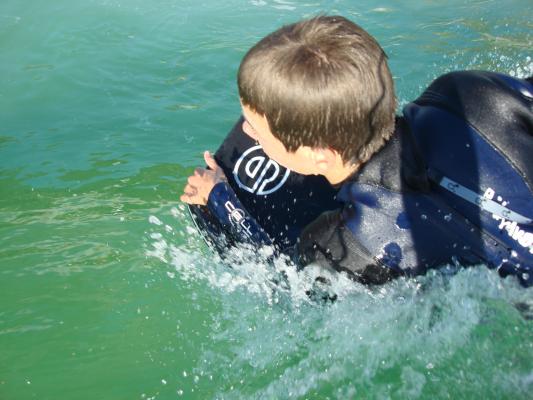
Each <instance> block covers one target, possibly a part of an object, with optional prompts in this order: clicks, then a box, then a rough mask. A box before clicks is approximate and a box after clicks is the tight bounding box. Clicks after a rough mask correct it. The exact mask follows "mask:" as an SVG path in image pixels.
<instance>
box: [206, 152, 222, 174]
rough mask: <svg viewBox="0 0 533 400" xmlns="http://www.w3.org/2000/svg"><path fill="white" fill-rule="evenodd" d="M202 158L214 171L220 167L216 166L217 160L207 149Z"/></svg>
mask: <svg viewBox="0 0 533 400" xmlns="http://www.w3.org/2000/svg"><path fill="white" fill-rule="evenodd" d="M204 160H205V163H206V164H207V166H208V167H209V168H211V169H212V170H213V171H216V170H217V169H219V168H220V167H219V166H218V164H217V162H216V161H215V158H214V157H213V156H212V155H211V153H209V151H205V152H204Z"/></svg>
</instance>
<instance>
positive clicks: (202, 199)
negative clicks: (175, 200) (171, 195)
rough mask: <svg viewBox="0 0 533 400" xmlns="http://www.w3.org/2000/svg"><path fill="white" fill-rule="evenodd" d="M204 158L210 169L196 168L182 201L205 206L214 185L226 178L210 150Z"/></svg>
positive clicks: (188, 180)
mask: <svg viewBox="0 0 533 400" xmlns="http://www.w3.org/2000/svg"><path fill="white" fill-rule="evenodd" d="M204 160H205V163H206V164H207V166H208V167H209V168H210V169H205V168H196V169H195V170H194V174H193V175H191V176H189V178H188V179H187V185H186V186H185V189H183V194H182V195H181V197H180V200H181V201H183V202H185V203H188V204H200V205H203V206H205V205H206V204H207V198H208V197H209V193H211V190H212V189H213V187H214V186H215V185H216V184H217V183H219V182H222V181H225V180H226V176H225V175H224V171H222V168H220V167H219V166H218V164H217V163H216V161H215V159H214V158H213V156H212V155H211V154H210V153H209V152H208V151H206V152H204Z"/></svg>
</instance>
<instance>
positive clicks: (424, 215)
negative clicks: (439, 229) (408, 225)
mask: <svg viewBox="0 0 533 400" xmlns="http://www.w3.org/2000/svg"><path fill="white" fill-rule="evenodd" d="M420 218H422V219H423V220H424V221H425V220H426V219H428V216H427V215H426V214H422V215H421V216H420Z"/></svg>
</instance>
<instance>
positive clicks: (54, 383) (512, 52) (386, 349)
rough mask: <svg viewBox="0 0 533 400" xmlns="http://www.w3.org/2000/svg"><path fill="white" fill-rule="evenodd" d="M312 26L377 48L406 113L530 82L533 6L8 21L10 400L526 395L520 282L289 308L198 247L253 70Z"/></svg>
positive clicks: (3, 338)
mask: <svg viewBox="0 0 533 400" xmlns="http://www.w3.org/2000/svg"><path fill="white" fill-rule="evenodd" d="M318 12H327V13H330V14H333V13H339V14H342V15H344V16H346V17H349V18H351V19H353V20H354V21H355V22H358V23H359V24H361V25H362V26H363V27H365V28H366V29H367V30H368V31H369V32H371V33H372V34H373V35H375V36H376V37H377V38H378V40H379V41H380V42H381V43H382V44H383V47H384V48H385V50H386V51H387V53H388V55H389V58H390V65H391V68H392V71H393V74H394V76H395V80H396V86H397V92H398V97H399V100H400V104H405V103H406V102H407V101H409V100H410V99H413V98H414V97H415V96H416V95H417V94H418V93H420V91H421V90H422V88H423V87H424V86H425V85H427V83H429V82H430V81H431V79H433V78H434V77H436V76H438V75H439V74H441V73H443V72H446V71H449V70H453V69H458V68H469V69H491V70H496V71H502V72H507V73H510V74H512V75H517V76H526V75H528V74H532V73H533V61H532V58H531V57H532V56H533V55H532V51H531V50H532V49H533V34H532V32H533V31H532V27H533V23H532V22H531V21H533V12H532V11H531V4H530V2H528V1H519V0H514V1H513V0H504V1H490V0H489V1H457V0H454V1H448V2H446V3H444V2H438V1H402V2H399V1H393V0H383V1H379V2H378V1H370V0H363V1H357V2H354V1H352V2H350V1H319V0H316V1H313V0H308V1H288V0H279V1H273V0H256V1H235V0H227V1H216V0H206V1H202V2H199V1H189V0H183V1H172V0H160V1H155V0H144V1H140V0H87V1H66V0H54V1H48V2H39V1H35V0H34V1H31V0H29V1H26V2H21V1H12V0H3V1H2V2H1V3H0V239H1V247H0V299H1V303H0V304H1V307H0V398H1V399H33V398H36V399H175V398H186V399H193V398H197V399H210V398H217V399H240V398H243V399H248V398H260V399H278V398H302V399H304V398H309V399H325V398H332V399H333V398H339V399H352V398H378V399H387V398H398V399H403V398H409V399H414V398H426V399H430V398H431V399H433V398H480V399H481V398H483V399H485V398H489V399H501V398H508V399H520V398H524V399H525V398H528V397H529V396H528V393H531V391H532V390H533V322H532V320H531V319H526V318H525V316H527V315H528V312H527V311H526V312H524V311H522V312H521V311H520V310H523V309H524V308H527V306H528V305H530V306H532V305H533V293H532V291H531V289H530V290H523V289H521V288H520V287H519V286H518V285H517V284H516V282H515V281H513V280H501V279H500V278H498V277H497V276H496V275H495V274H494V273H493V272H492V271H488V270H487V269H486V268H483V267H480V268H475V269H469V270H462V271H460V272H459V273H458V274H456V275H453V276H446V275H436V274H430V275H429V276H428V277H422V278H420V279H418V280H412V281H402V280H400V281H397V282H393V283H391V284H389V285H387V286H384V287H383V288H380V289H375V290H368V289H366V288H364V287H361V286H358V285H353V284H350V283H348V282H346V281H345V280H343V278H342V277H337V278H336V281H335V283H334V284H335V285H336V289H337V290H338V292H339V293H340V299H339V301H337V302H336V303H335V304H331V305H316V304H312V303H310V302H309V301H308V300H307V297H306V296H305V293H304V292H305V290H306V289H307V288H308V286H309V283H308V282H309V281H310V279H311V278H310V276H309V274H306V275H297V274H295V273H290V274H289V277H290V281H291V290H277V291H276V290H273V288H272V287H271V285H270V283H269V282H270V279H269V278H270V276H271V274H272V271H271V270H269V269H268V268H267V267H265V266H262V265H254V264H253V263H252V262H247V261H246V260H245V261H244V262H241V263H240V264H238V265H235V268H234V269H233V270H230V269H227V268H225V267H224V266H223V265H221V263H220V262H219V261H218V260H217V259H216V258H215V257H214V256H213V255H212V254H211V253H210V252H209V250H208V249H207V248H206V247H205V245H204V244H203V243H202V241H201V239H200V238H199V237H198V236H197V235H196V234H195V232H194V230H193V229H192V227H191V222H190V221H189V219H188V217H187V216H186V214H185V212H184V209H183V207H182V206H181V205H180V203H179V201H178V198H179V194H180V192H181V189H182V187H183V185H184V182H185V179H186V177H187V176H188V174H190V173H191V171H192V170H193V168H194V167H195V166H197V165H200V164H202V158H201V152H202V151H203V150H204V149H211V150H214V149H216V148H217V146H218V144H219V143H220V142H221V140H222V139H223V138H224V136H225V134H226V132H227V131H228V130H229V129H230V127H231V126H232V124H233V122H234V121H235V120H236V118H237V116H238V115H239V104H238V98H237V96H236V88H235V74H236V70H237V68H238V64H239V61H240V59H241V57H242V56H243V54H244V52H245V51H246V50H247V49H248V48H249V47H250V46H251V45H252V44H254V43H255V42H256V41H257V40H258V39H259V38H261V37H262V36H264V35H265V34H267V33H269V32H271V31H272V30H274V29H276V28H277V27H279V26H280V25H281V24H283V23H286V22H292V21H295V20H298V19H300V18H302V17H307V16H311V15H314V14H316V13H318ZM239 256H240V257H241V258H242V257H245V254H240V255H239ZM278 268H283V265H282V264H281V263H280V265H278ZM311 272H312V271H311Z"/></svg>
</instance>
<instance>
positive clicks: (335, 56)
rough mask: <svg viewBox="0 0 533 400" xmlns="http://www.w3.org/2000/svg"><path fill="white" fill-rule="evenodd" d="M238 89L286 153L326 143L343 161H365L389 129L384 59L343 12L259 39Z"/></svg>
mask: <svg viewBox="0 0 533 400" xmlns="http://www.w3.org/2000/svg"><path fill="white" fill-rule="evenodd" d="M238 86H239V95H240V97H241V101H242V103H243V104H244V105H246V106H248V107H250V108H251V109H252V110H253V111H255V112H257V113H259V114H261V115H264V116H265V117H266V119H267V121H268V123H269V126H270V129H271V131H272V133H273V134H274V136H276V137H277V138H278V139H279V140H280V141H281V142H282V143H283V144H284V145H285V147H286V149H287V150H288V151H292V152H293V151H296V149H297V148H298V147H300V146H309V147H313V148H318V147H321V148H326V147H329V148H332V149H334V150H336V151H337V152H338V153H339V154H340V155H341V157H342V159H343V161H344V162H365V161H367V160H368V159H369V158H370V157H371V156H372V154H374V153H375V152H376V151H378V150H379V149H380V148H381V147H382V146H383V144H384V143H385V142H386V141H387V140H388V139H389V138H390V136H391V135H392V133H393V131H394V111H395V108H396V100H395V97H394V84H393V81H392V77H391V74H390V71H389V67H388V65H387V56H386V55H385V52H384V51H383V49H382V48H381V47H380V45H379V44H378V43H377V42H376V40H375V39H374V38H373V37H372V36H370V35H369V34H368V33H367V32H366V31H365V30H363V29H362V28H361V27H359V26H358V25H356V24H354V23H353V22H351V21H349V20H347V19H346V18H344V17H340V16H318V17H315V18H312V19H309V20H305V21H301V22H298V23H295V24H291V25H287V26H284V27H282V28H280V29H278V30H277V31H275V32H273V33H271V34H270V35H268V36H266V37H265V38H263V39H262V40H261V41H259V42H258V43H257V44H256V45H255V46H253V47H252V48H251V49H250V50H249V51H248V53H247V54H246V55H245V56H244V58H243V60H242V62H241V65H240V68H239V73H238Z"/></svg>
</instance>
